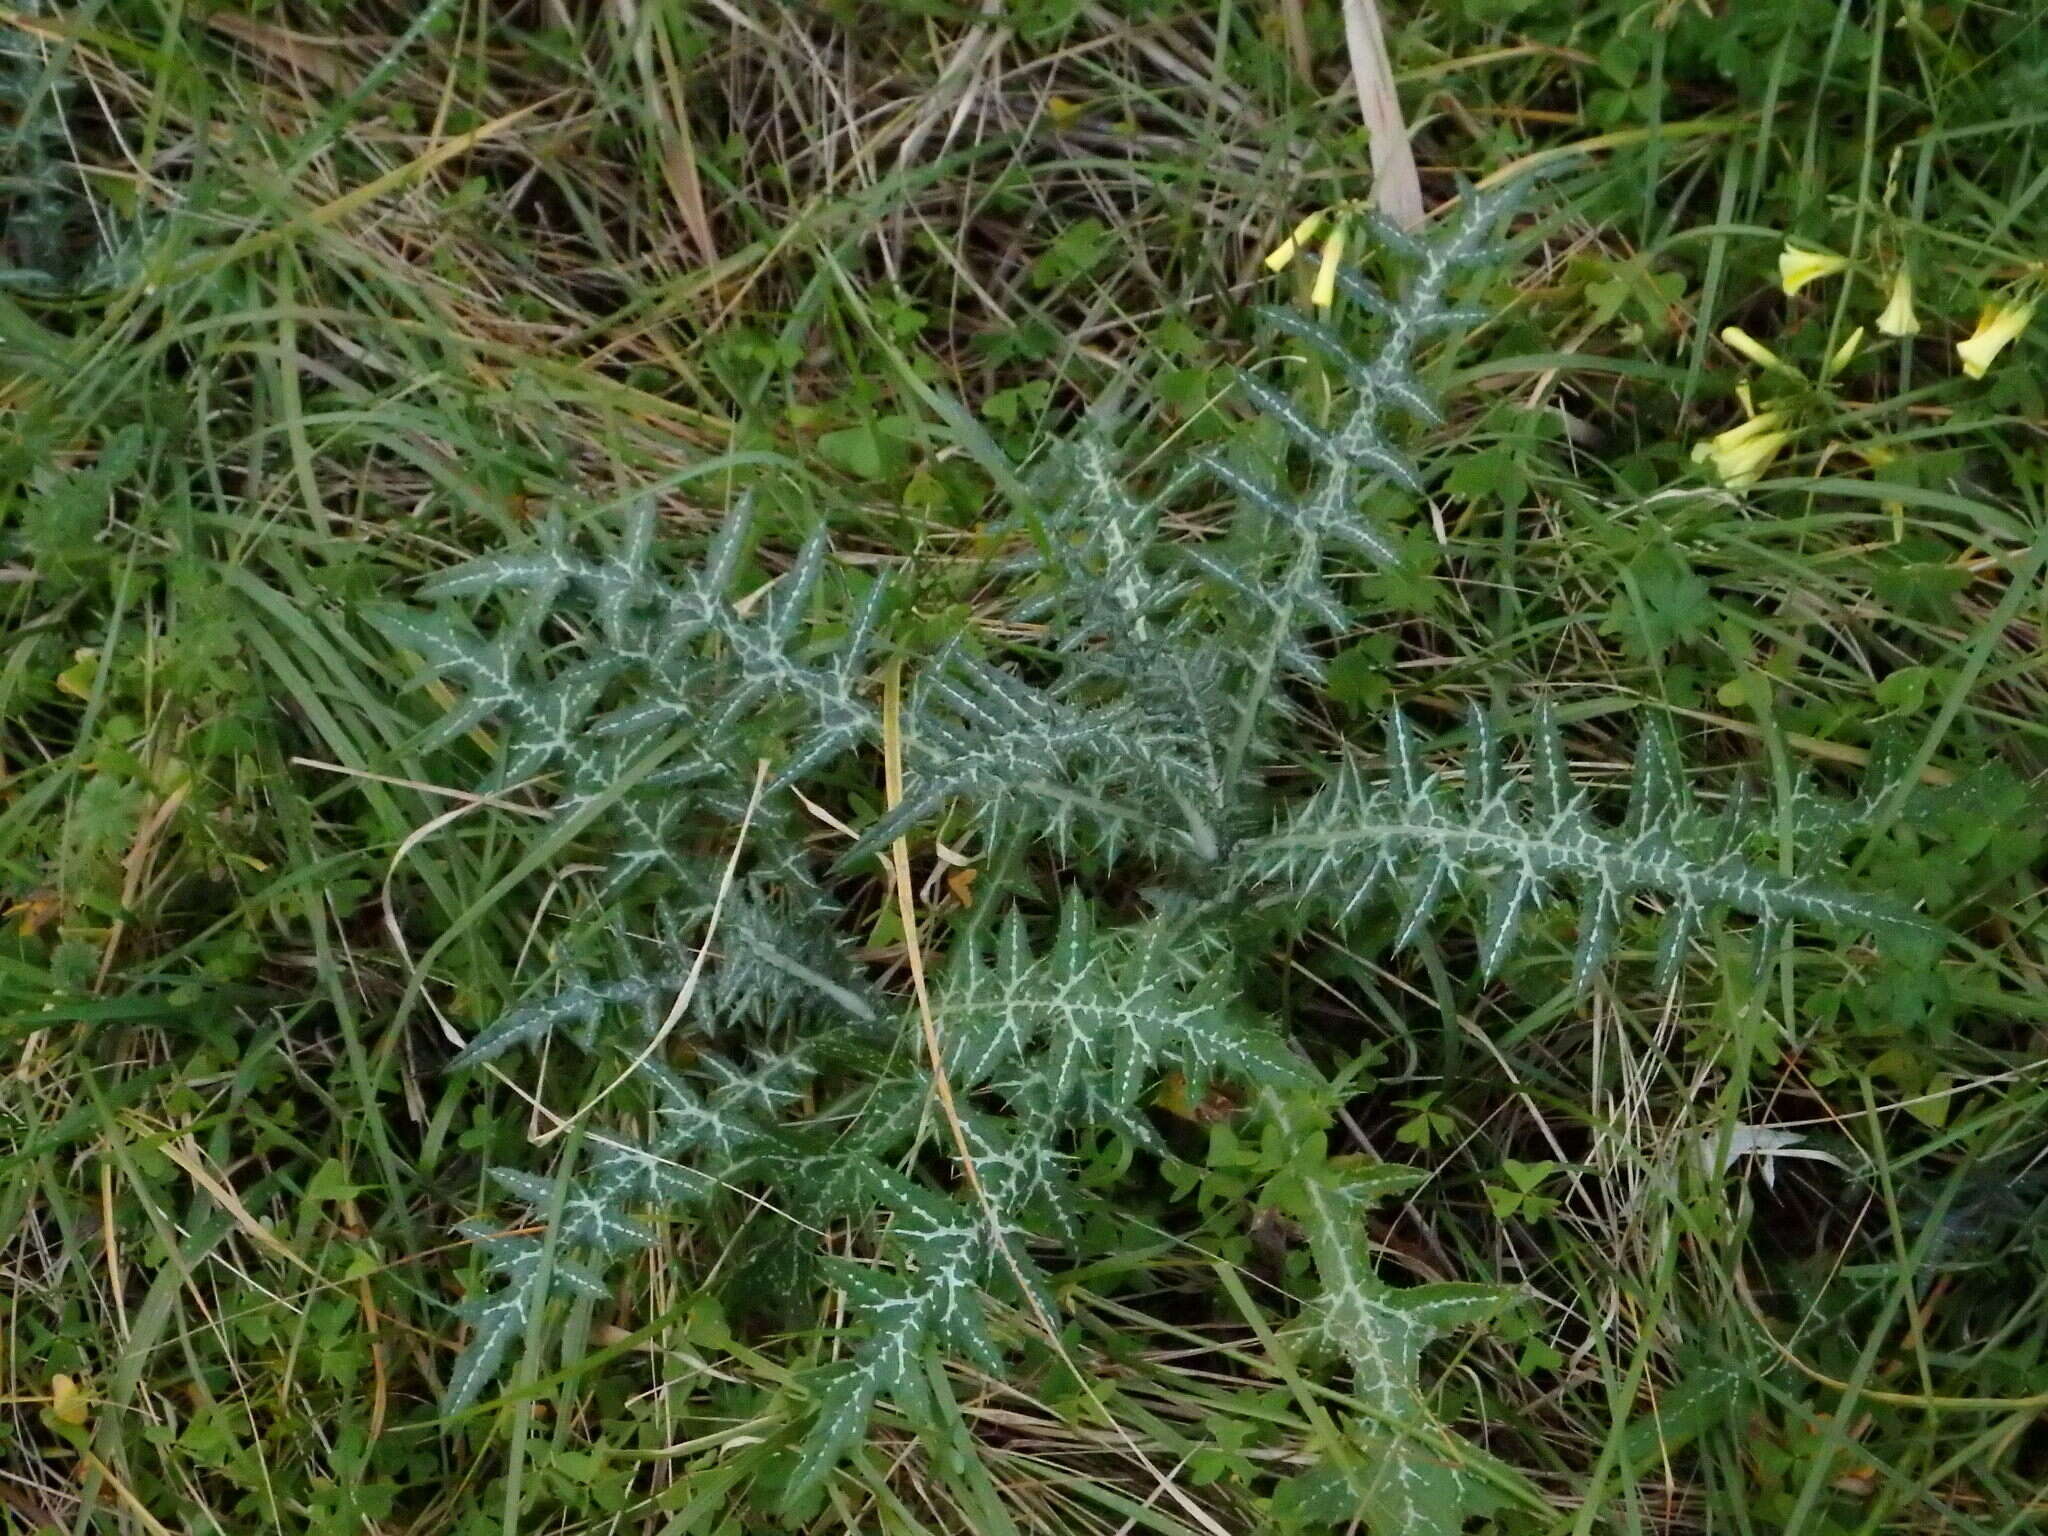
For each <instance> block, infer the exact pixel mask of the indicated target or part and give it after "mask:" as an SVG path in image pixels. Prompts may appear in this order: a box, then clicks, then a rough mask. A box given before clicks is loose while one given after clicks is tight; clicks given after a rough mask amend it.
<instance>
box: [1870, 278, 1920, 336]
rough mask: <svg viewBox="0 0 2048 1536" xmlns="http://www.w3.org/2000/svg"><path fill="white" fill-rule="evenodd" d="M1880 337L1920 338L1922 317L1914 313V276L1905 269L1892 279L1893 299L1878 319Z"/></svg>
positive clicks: (1888, 302)
mask: <svg viewBox="0 0 2048 1536" xmlns="http://www.w3.org/2000/svg"><path fill="white" fill-rule="evenodd" d="M1877 331H1878V334H1879V335H1880V336H1918V335H1919V334H1920V317H1919V316H1918V315H1916V314H1914V313H1913V274H1912V273H1910V272H1908V271H1907V270H1906V269H1905V268H1904V267H1901V268H1899V273H1898V276H1896V277H1894V278H1893V279H1892V292H1891V298H1890V299H1889V300H1888V301H1887V302H1886V304H1885V306H1884V313H1883V314H1881V315H1879V316H1878V317H1877Z"/></svg>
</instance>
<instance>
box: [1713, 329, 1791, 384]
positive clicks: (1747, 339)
mask: <svg viewBox="0 0 2048 1536" xmlns="http://www.w3.org/2000/svg"><path fill="white" fill-rule="evenodd" d="M1721 339H1722V340H1723V341H1724V342H1726V343H1727V344H1728V345H1729V346H1730V347H1731V348H1732V349H1734V350H1735V351H1737V352H1740V353H1741V354H1742V355H1743V356H1744V357H1746V358H1748V359H1749V360H1750V361H1751V362H1752V363H1755V364H1756V365H1757V366H1758V367H1760V368H1776V369H1778V370H1779V371H1780V372H1782V373H1796V372H1797V371H1798V370H1796V369H1795V368H1793V366H1792V365H1791V364H1790V363H1788V362H1786V361H1785V359H1783V358H1782V357H1780V356H1778V354H1777V353H1775V352H1773V351H1772V350H1771V349H1770V348H1769V347H1767V346H1765V345H1764V344H1763V343H1762V342H1760V341H1758V340H1757V339H1756V338H1755V337H1754V336H1752V335H1750V334H1749V332H1747V331H1745V330H1744V329H1743V328H1742V327H1741V326H1739V325H1731V326H1729V327H1728V328H1727V329H1725V330H1724V331H1722V332H1721Z"/></svg>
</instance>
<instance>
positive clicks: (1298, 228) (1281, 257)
mask: <svg viewBox="0 0 2048 1536" xmlns="http://www.w3.org/2000/svg"><path fill="white" fill-rule="evenodd" d="M1329 216H1330V214H1329V210H1328V209H1318V210H1317V211H1316V212H1314V213H1312V214H1310V215H1309V216H1308V217H1307V218H1305V219H1303V220H1302V221H1301V222H1300V223H1299V224H1297V225H1295V226H1294V233H1293V234H1291V235H1289V236H1288V237H1287V238H1286V239H1285V240H1282V241H1281V242H1280V243H1279V244H1278V245H1276V246H1274V247H1273V250H1272V254H1271V255H1269V256H1267V257H1266V270H1267V271H1268V272H1278V271H1279V270H1280V269H1281V268H1282V267H1284V266H1286V265H1287V263H1289V262H1290V261H1292V260H1294V258H1295V257H1297V256H1299V255H1300V254H1301V248H1302V247H1303V246H1304V245H1306V244H1308V243H1309V241H1311V240H1313V239H1315V237H1316V231H1317V230H1319V229H1321V228H1322V227H1323V220H1325V219H1327V218H1328V217H1329Z"/></svg>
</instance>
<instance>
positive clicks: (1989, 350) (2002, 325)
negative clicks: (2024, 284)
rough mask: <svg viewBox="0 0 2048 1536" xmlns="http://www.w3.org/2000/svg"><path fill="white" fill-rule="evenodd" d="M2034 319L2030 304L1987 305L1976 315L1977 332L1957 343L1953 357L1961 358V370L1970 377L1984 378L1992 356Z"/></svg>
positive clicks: (2005, 346)
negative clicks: (1966, 339)
mask: <svg viewBox="0 0 2048 1536" xmlns="http://www.w3.org/2000/svg"><path fill="white" fill-rule="evenodd" d="M2033 318H2034V306H2033V305H2031V304H1986V305H1985V306H1984V312H1983V313H1982V314H1981V315H1979V316H1978V317H1977V333H1976V334H1975V335H1974V336H1972V337H1971V338H1970V339H1969V340H1968V341H1959V342H1957V343H1956V356H1957V357H1958V358H1960V359H1961V360H1962V364H1963V372H1964V373H1966V374H1967V375H1969V376H1970V377H1971V378H1973V379H1981V378H1983V377H1984V373H1985V370H1987V369H1988V368H1990V366H1991V362H1992V359H1994V358H1995V357H1997V356H1998V354H1999V353H2001V352H2003V351H2004V350H2005V349H2006V348H2007V347H2008V346H2010V345H2011V344H2012V343H2013V342H2014V341H2016V340H2017V339H2018V338H2019V334H2020V332H2022V331H2024V330H2025V329H2026V328H2027V322H2028V321H2030V320H2032V319H2033Z"/></svg>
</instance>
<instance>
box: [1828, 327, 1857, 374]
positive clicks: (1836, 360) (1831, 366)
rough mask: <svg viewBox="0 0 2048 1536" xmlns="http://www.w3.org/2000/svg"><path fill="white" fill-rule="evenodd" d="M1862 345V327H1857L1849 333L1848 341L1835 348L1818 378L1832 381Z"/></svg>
mask: <svg viewBox="0 0 2048 1536" xmlns="http://www.w3.org/2000/svg"><path fill="white" fill-rule="evenodd" d="M1862 345H1863V327H1862V326H1860V325H1859V326H1857V327H1856V329H1855V330H1853V331H1851V332H1850V333H1849V339H1848V340H1847V341H1845V342H1843V343H1842V344H1841V345H1840V346H1839V347H1837V348H1835V350H1834V351H1833V353H1831V354H1830V355H1829V357H1828V360H1827V363H1826V364H1825V365H1824V366H1823V367H1822V368H1821V371H1820V376H1821V377H1822V378H1824V379H1832V378H1833V377H1834V376H1835V375H1836V374H1838V373H1840V372H1841V371H1842V370H1843V369H1844V368H1846V367H1848V366H1849V364H1850V362H1851V361H1852V360H1854V358H1855V356H1856V352H1857V349H1858V348H1859V347H1861V346H1862Z"/></svg>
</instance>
